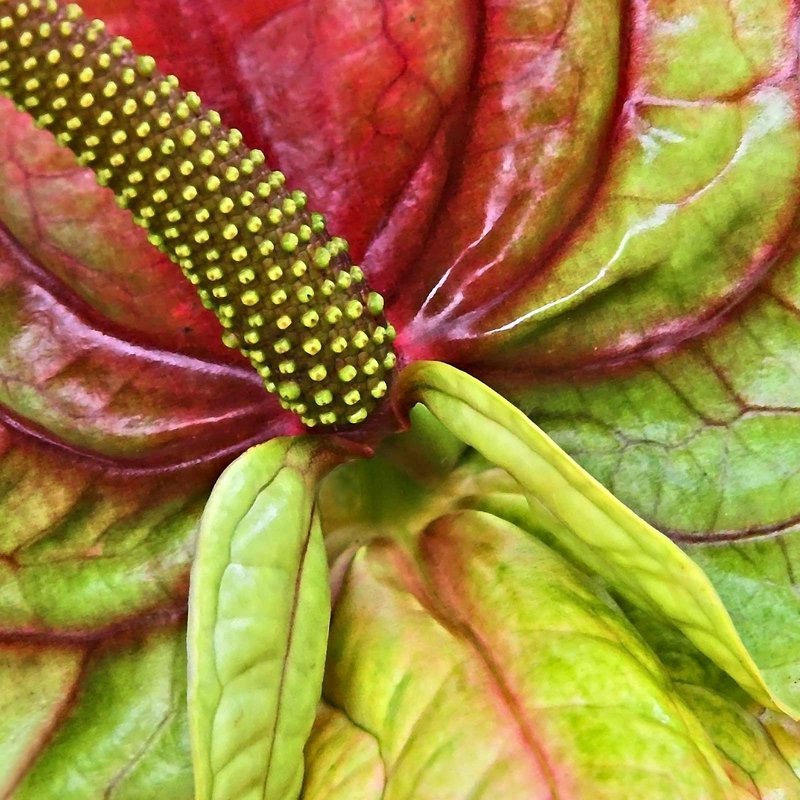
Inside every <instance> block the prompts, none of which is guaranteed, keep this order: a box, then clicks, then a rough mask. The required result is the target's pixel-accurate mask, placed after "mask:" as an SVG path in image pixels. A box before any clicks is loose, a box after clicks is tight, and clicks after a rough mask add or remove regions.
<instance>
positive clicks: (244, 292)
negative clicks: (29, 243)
mask: <svg viewBox="0 0 800 800" xmlns="http://www.w3.org/2000/svg"><path fill="white" fill-rule="evenodd" d="M0 92H2V93H3V94H5V95H7V96H8V97H10V98H11V100H13V101H14V103H15V104H16V106H17V107H18V108H19V109H21V110H23V111H25V112H27V113H28V114H30V115H31V116H32V117H33V119H34V121H35V122H36V124H37V125H38V126H39V127H41V128H46V129H47V130H49V131H51V132H52V133H53V134H54V135H55V137H56V140H57V141H58V142H59V144H61V145H63V146H65V147H68V148H69V149H70V150H72V151H73V152H74V153H75V155H76V156H77V157H78V159H79V161H80V163H82V164H85V165H87V166H89V167H90V168H91V169H92V170H94V172H95V175H96V176H97V181H98V183H100V184H101V185H102V186H107V187H108V188H109V189H111V190H112V191H113V192H114V194H115V195H116V196H117V199H118V202H119V205H120V206H121V207H123V208H126V209H127V210H128V211H129V212H130V213H131V214H132V215H133V219H134V220H135V221H136V223H137V224H139V225H141V226H142V227H144V228H146V229H147V231H148V239H149V240H150V242H151V243H152V244H153V245H155V246H156V247H158V248H159V249H160V250H162V251H163V252H164V253H166V254H167V255H168V256H169V257H170V258H171V259H172V260H173V261H174V262H175V263H176V264H178V265H179V266H180V268H181V271H182V272H183V274H184V275H185V276H186V278H187V279H188V280H189V281H190V282H191V283H192V284H193V285H194V286H195V288H196V289H197V292H198V295H199V296H200V299H201V302H202V303H203V305H204V306H205V307H206V308H209V309H210V310H212V311H214V313H215V314H216V315H217V318H218V319H219V321H220V323H221V325H222V326H223V328H224V329H225V333H224V336H223V340H224V342H225V343H226V344H227V345H229V346H230V347H235V348H238V349H240V350H241V352H242V353H243V354H244V355H245V356H246V357H247V358H249V360H250V362H251V363H252V365H253V366H254V368H255V369H256V370H257V372H258V373H259V375H260V376H261V377H262V378H263V380H264V385H265V386H266V388H267V389H268V390H269V391H272V392H277V393H278V396H279V401H280V403H281V405H282V406H284V408H287V409H289V410H291V411H294V412H295V413H297V414H299V415H300V416H301V418H302V419H303V422H304V423H305V424H306V425H308V426H309V427H314V426H316V425H323V426H325V425H334V424H338V425H352V424H357V423H360V422H362V421H363V420H364V419H365V418H366V417H367V415H368V414H369V413H370V412H371V411H372V410H373V409H374V407H375V406H376V405H377V403H378V402H379V399H380V398H381V397H383V395H384V394H385V392H386V387H387V386H388V384H389V383H390V382H391V371H392V369H393V367H394V365H395V363H396V359H395V355H394V353H393V351H392V347H391V342H392V339H393V338H394V329H393V328H392V326H391V325H389V324H388V322H387V321H386V319H385V317H384V315H383V298H382V297H381V296H380V295H379V294H377V293H376V292H372V291H370V289H369V287H368V285H367V283H366V281H365V280H364V273H363V271H362V270H361V269H360V268H359V267H356V266H353V265H352V264H351V263H350V260H349V258H348V256H347V242H345V240H344V239H341V238H340V237H336V236H333V237H331V236H330V235H328V233H327V232H326V230H325V224H324V219H323V217H322V215H321V214H318V213H315V212H313V211H311V210H309V209H308V208H307V204H306V195H305V193H304V192H301V191H298V190H294V191H290V190H288V189H286V187H285V178H284V176H283V174H282V173H280V172H274V171H273V172H271V171H270V170H269V169H268V168H267V167H266V166H265V165H264V154H263V153H262V152H261V151H260V150H250V149H248V148H247V147H246V146H245V145H244V143H243V140H242V134H241V133H240V132H239V131H237V130H235V129H229V128H226V127H225V126H224V125H223V124H222V121H221V119H220V116H219V114H218V113H217V112H215V111H213V110H211V109H207V108H205V107H204V106H203V105H202V103H201V101H200V98H199V97H198V96H197V95H196V94H195V93H194V92H188V93H186V92H183V91H182V90H181V88H180V86H179V84H178V80H177V78H175V76H173V75H164V74H162V73H161V72H159V71H158V68H157V66H156V63H155V61H154V60H153V59H152V58H151V57H149V56H141V55H137V54H136V53H135V52H134V51H133V48H132V45H131V42H130V41H128V40H127V39H124V38H122V37H116V38H115V37H112V36H110V35H109V34H108V33H107V32H106V31H105V26H104V25H103V23H102V22H101V21H99V20H90V19H87V18H86V17H84V16H83V13H82V12H81V9H80V8H79V7H78V6H77V5H75V4H74V3H70V4H63V3H58V2H56V0H27V2H14V1H13V0H11V2H9V1H8V0H6V2H2V3H0ZM289 363H291V365H292V369H291V375H292V379H291V381H288V382H281V383H280V384H276V383H275V382H274V381H272V380H271V379H270V376H272V375H273V374H278V373H281V372H282V371H283V372H286V369H287V364H289ZM376 365H377V366H376ZM281 367H283V370H281ZM345 376H346V377H345ZM281 387H283V390H282V391H281ZM329 396H330V399H328V397H329ZM354 398H357V399H354ZM320 399H324V400H325V402H324V403H323V404H322V407H320Z"/></svg>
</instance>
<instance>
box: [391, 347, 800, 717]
mask: <svg viewBox="0 0 800 800" xmlns="http://www.w3.org/2000/svg"><path fill="white" fill-rule="evenodd" d="M396 397H397V398H399V400H400V403H401V404H402V405H403V407H408V406H410V405H411V404H413V403H414V402H415V401H420V402H423V403H424V404H425V405H426V406H427V407H428V409H429V410H430V411H432V412H433V414H434V415H435V416H436V417H437V418H438V419H439V420H440V421H441V422H443V423H444V424H445V425H446V426H447V427H448V428H449V429H450V430H451V431H452V432H453V433H455V434H456V435H457V436H459V438H461V439H462V440H463V441H464V442H466V443H467V444H469V445H471V446H473V447H475V449H476V450H478V452H480V453H481V454H482V455H483V456H484V457H486V458H488V459H489V460H490V461H492V462H493V463H495V464H497V465H498V466H500V467H503V468H504V469H506V470H507V471H508V472H509V473H510V474H511V475H512V476H513V477H514V478H515V479H516V480H517V481H519V483H520V484H521V485H522V486H523V488H524V489H525V491H526V494H527V496H528V498H529V502H530V500H531V498H533V503H532V505H535V506H538V507H540V508H544V509H545V511H546V515H547V516H548V517H549V518H550V521H551V523H552V524H551V531H552V533H553V534H554V535H555V536H556V537H557V538H558V539H559V541H560V543H561V545H562V546H563V547H564V548H565V549H566V550H567V551H568V552H569V553H570V555H571V556H572V557H574V558H575V559H576V560H577V561H578V562H579V563H581V564H583V565H584V566H585V567H586V568H588V569H590V570H591V571H593V572H596V573H597V574H599V575H600V576H601V577H603V579H604V580H606V581H607V582H608V584H609V586H610V587H611V588H613V589H614V590H616V591H618V592H620V593H621V594H622V595H623V596H624V597H626V598H627V599H629V600H630V601H631V602H633V603H635V604H636V605H637V606H638V607H640V608H643V609H644V610H646V611H648V612H650V613H654V614H655V615H656V616H658V617H659V618H661V619H664V620H665V621H667V622H669V623H670V624H672V625H675V626H677V627H678V628H679V629H680V630H681V631H682V632H683V633H685V635H686V636H687V637H688V638H689V639H690V640H691V641H692V642H693V644H694V645H695V646H696V647H698V648H699V649H700V650H701V651H702V652H703V653H705V654H706V655H707V656H708V657H709V658H710V659H711V660H712V661H714V662H715V663H716V664H718V666H720V668H722V669H723V670H724V671H725V672H727V673H728V674H729V675H731V677H733V678H734V679H735V680H736V681H737V683H739V684H740V685H741V686H742V688H744V689H745V690H746V691H748V692H749V693H750V694H751V695H752V696H753V697H755V698H757V699H759V700H760V701H761V702H764V703H765V704H766V705H768V706H771V707H774V708H778V709H779V710H781V711H784V712H785V713H788V714H789V715H790V716H795V717H796V716H798V713H800V712H797V711H794V710H793V709H792V708H791V707H790V706H789V705H788V704H787V703H786V702H785V700H784V699H783V698H781V697H779V696H777V694H776V693H775V692H774V691H773V690H772V689H771V688H770V687H769V686H768V685H767V683H766V682H765V679H764V677H763V675H762V674H761V672H760V670H759V668H758V666H757V665H756V663H755V662H754V660H753V658H752V656H751V655H750V653H749V652H748V650H747V649H746V647H745V646H744V644H743V643H742V640H741V639H740V637H739V634H738V632H737V631H736V628H735V627H734V625H733V622H732V621H731V618H730V615H729V614H728V612H727V610H726V609H725V607H724V605H723V603H722V601H721V600H720V599H719V596H718V595H717V593H716V591H715V590H714V588H713V586H712V585H711V583H710V581H709V580H708V578H707V577H706V576H705V574H704V573H703V571H702V570H701V569H700V567H698V566H697V565H696V564H695V563H694V562H693V561H691V559H689V558H688V557H687V556H686V555H685V554H684V553H683V552H682V551H681V550H680V549H679V548H678V547H677V546H676V545H675V544H673V543H672V542H671V541H670V540H669V539H668V538H667V537H665V536H663V535H662V534H661V533H659V532H658V531H657V530H655V528H652V527H651V526H650V525H648V524H647V523H646V522H644V521H643V520H641V519H640V518H639V517H637V516H636V515H635V514H634V513H633V512H632V511H631V510H630V509H628V508H627V507H626V506H624V505H623V504H622V503H621V502H620V501H619V500H617V499H616V498H615V497H614V496H613V495H611V494H610V493H609V492H608V491H607V490H606V489H604V488H603V486H602V485H601V484H600V483H598V482H597V481H596V480H595V479H594V478H592V477H591V476H590V475H589V474H588V473H587V472H585V471H584V470H583V469H582V468H581V467H579V466H578V465H577V464H576V463H575V462H574V461H572V459H570V458H569V456H567V455H566V453H564V452H563V451H562V450H561V449H560V448H559V447H558V446H557V445H556V444H555V443H554V442H553V441H552V440H550V439H549V438H548V437H547V436H546V435H545V434H544V433H543V432H542V431H541V430H540V429H539V428H538V427H536V426H535V425H534V424H533V423H531V422H530V420H528V418H527V417H526V416H525V415H524V414H523V413H522V412H521V411H519V409H517V408H516V407H514V406H513V405H511V404H510V403H509V402H508V401H506V400H505V399H503V398H502V397H501V396H500V395H497V394H495V393H494V392H493V391H492V390H491V389H489V388H488V387H486V386H485V385H483V384H481V383H480V381H478V380H476V379H475V378H472V377H470V376H468V375H466V374H465V373H462V372H460V371H459V370H457V369H455V368H454V367H450V366H448V365H445V364H440V363H435V362H417V363H416V364H413V365H412V366H410V367H409V368H407V369H406V370H405V372H404V373H403V375H402V376H401V379H400V381H399V383H398V385H397V393H396ZM678 595H680V596H681V597H680V600H676V596H678Z"/></svg>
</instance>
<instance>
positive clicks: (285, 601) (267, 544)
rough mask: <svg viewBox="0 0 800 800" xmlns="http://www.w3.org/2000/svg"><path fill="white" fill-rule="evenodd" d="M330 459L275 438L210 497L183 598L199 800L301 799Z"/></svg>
mask: <svg viewBox="0 0 800 800" xmlns="http://www.w3.org/2000/svg"><path fill="white" fill-rule="evenodd" d="M335 461H336V458H335V456H334V455H333V453H332V452H331V451H330V450H326V448H325V445H324V442H323V440H321V439H317V440H307V439H274V440H272V441H271V442H268V443H266V444H263V445H259V446H258V447H254V448H252V449H250V450H248V451H247V452H246V453H244V454H243V455H242V456H240V457H239V458H238V459H237V460H236V461H234V462H233V464H231V465H230V466H229V467H228V469H227V470H225V472H224V473H223V475H222V477H221V478H220V479H219V481H218V482H217V485H216V486H215V488H214V491H213V492H212V494H211V497H210V498H209V502H208V505H207V506H206V510H205V512H204V514H203V518H202V521H201V524H200V536H199V542H198V548H197V556H196V559H195V562H194V565H193V568H192V579H191V593H190V600H189V633H188V636H189V675H190V678H189V716H190V726H191V736H192V750H193V760H194V771H195V792H196V798H197V800H251V799H252V800H255V799H256V798H257V799H258V800H288V798H292V797H296V796H297V794H298V792H299V791H300V787H301V784H302V779H303V758H302V753H303V746H304V745H305V742H306V739H307V737H308V734H309V731H310V729H311V725H312V724H313V721H314V712H315V708H316V704H317V701H318V700H319V694H320V687H321V684H322V671H323V666H324V663H325V646H326V641H327V634H328V618H329V612H330V591H329V587H328V570H327V562H326V558H325V548H324V546H323V543H322V534H321V531H320V526H319V521H318V519H317V515H316V512H315V506H316V499H315V498H316V482H317V478H318V477H319V476H320V475H321V474H323V473H324V472H325V471H326V470H327V469H329V468H330V467H332V466H333V465H334V463H335Z"/></svg>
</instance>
